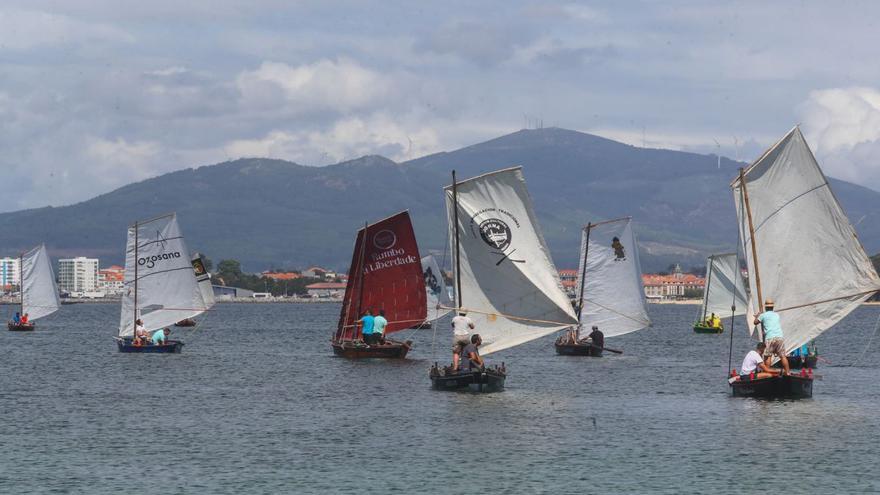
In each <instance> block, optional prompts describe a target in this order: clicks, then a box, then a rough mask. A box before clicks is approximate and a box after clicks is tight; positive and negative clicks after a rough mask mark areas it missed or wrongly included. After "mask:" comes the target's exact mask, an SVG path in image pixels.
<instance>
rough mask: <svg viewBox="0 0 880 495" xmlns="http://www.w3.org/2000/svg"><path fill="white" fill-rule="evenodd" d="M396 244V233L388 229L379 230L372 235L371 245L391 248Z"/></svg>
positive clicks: (383, 248)
mask: <svg viewBox="0 0 880 495" xmlns="http://www.w3.org/2000/svg"><path fill="white" fill-rule="evenodd" d="M395 244H397V235H395V234H394V232H392V231H390V230H380V231H379V232H376V234H375V235H374V236H373V245H374V246H376V248H377V249H382V250H385V249H391V248H393V247H394V245H395Z"/></svg>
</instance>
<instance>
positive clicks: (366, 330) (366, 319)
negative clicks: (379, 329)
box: [358, 309, 376, 345]
mask: <svg viewBox="0 0 880 495" xmlns="http://www.w3.org/2000/svg"><path fill="white" fill-rule="evenodd" d="M375 321H376V320H375V319H374V318H373V311H372V310H370V309H367V310H366V311H364V314H363V316H361V319H360V320H358V323H359V324H360V325H361V335H362V336H363V339H364V343H365V344H367V345H371V344H373V325H375Z"/></svg>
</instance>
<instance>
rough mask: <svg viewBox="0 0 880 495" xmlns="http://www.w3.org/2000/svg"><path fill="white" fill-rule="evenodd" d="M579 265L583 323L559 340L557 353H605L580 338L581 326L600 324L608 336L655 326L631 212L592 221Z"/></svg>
mask: <svg viewBox="0 0 880 495" xmlns="http://www.w3.org/2000/svg"><path fill="white" fill-rule="evenodd" d="M580 260H581V261H580V267H579V269H578V275H579V276H578V283H577V286H578V298H577V301H576V302H575V307H576V308H577V319H578V322H579V324H578V325H577V327H576V328H575V329H574V333H573V334H572V333H569V332H567V333H565V334H563V335H562V336H560V337H559V338H558V339H556V342H555V345H554V347H555V348H556V353H557V354H559V355H563V356H591V357H601V356H602V354H603V351H604V350H608V351H611V352H616V353H619V352H620V351H612V350H611V349H607V348H605V347H604V342H603V344H602V346H601V347H600V346H597V345H593V342H591V341H590V340H589V339H588V338H581V329H591V328H592V327H593V326H597V327H598V328H599V330H600V331H601V332H602V333H603V335H604V336H605V337H606V338H607V337H615V336H619V335H624V334H627V333H630V332H635V331H637V330H641V329H643V328H647V327H649V326H651V319H650V318H648V306H647V302H646V300H645V289H644V287H643V285H642V270H641V265H640V263H639V247H638V242H637V241H636V237H635V234H634V233H633V229H632V217H624V218H618V219H615V220H607V221H604V222H598V223H590V224H587V226H586V227H584V229H583V232H582V239H581V253H580Z"/></svg>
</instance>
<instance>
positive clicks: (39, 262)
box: [21, 244, 61, 321]
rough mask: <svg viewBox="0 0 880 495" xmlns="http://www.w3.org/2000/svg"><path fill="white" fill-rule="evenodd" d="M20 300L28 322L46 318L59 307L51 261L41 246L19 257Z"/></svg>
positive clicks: (43, 246) (59, 301) (44, 248)
mask: <svg viewBox="0 0 880 495" xmlns="http://www.w3.org/2000/svg"><path fill="white" fill-rule="evenodd" d="M21 298H22V299H21V300H22V310H23V312H24V313H27V314H28V320H30V321H34V320H37V319H39V318H42V317H44V316H48V315H50V314H52V313H54V312H56V311H58V308H60V307H61V299H59V298H58V287H57V286H56V285H55V273H53V272H52V261H51V260H50V259H49V254H48V253H47V252H46V246H45V245H43V244H41V245H39V246H38V247H35V248H34V249H31V250H30V251H28V252H27V253H25V254H23V255H22V257H21Z"/></svg>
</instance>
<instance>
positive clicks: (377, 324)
mask: <svg viewBox="0 0 880 495" xmlns="http://www.w3.org/2000/svg"><path fill="white" fill-rule="evenodd" d="M386 326H388V320H386V319H385V310H384V309H380V310H379V315H378V316H376V317H375V318H373V336H374V337H373V341H374V342H376V343H379V342H384V341H385V327H386Z"/></svg>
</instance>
